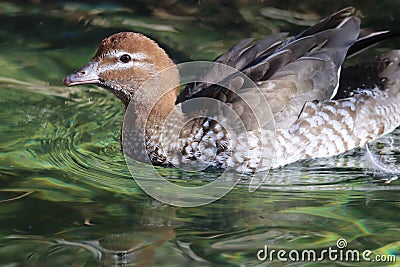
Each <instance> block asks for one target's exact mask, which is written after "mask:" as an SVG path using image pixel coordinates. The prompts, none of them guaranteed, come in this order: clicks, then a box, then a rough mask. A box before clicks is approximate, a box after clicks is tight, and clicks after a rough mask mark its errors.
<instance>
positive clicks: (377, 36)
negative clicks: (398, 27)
mask: <svg viewBox="0 0 400 267" xmlns="http://www.w3.org/2000/svg"><path fill="white" fill-rule="evenodd" d="M360 35H362V32H361V33H360ZM399 36H400V31H396V32H391V31H381V32H373V33H369V34H367V35H365V36H363V37H360V38H358V39H357V41H356V42H355V43H354V44H353V45H352V46H351V47H350V48H349V50H348V51H347V56H346V57H347V58H350V57H353V56H355V55H357V54H358V53H361V52H362V51H364V50H365V49H367V48H370V47H371V46H374V45H376V44H378V43H379V42H380V41H383V40H386V39H389V38H392V37H399Z"/></svg>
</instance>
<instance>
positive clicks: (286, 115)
mask: <svg viewBox="0 0 400 267" xmlns="http://www.w3.org/2000/svg"><path fill="white" fill-rule="evenodd" d="M353 12H354V9H353V8H345V9H343V10H341V11H338V12H336V13H334V14H332V15H331V16H329V17H327V18H325V19H323V20H322V21H320V22H319V23H317V24H315V25H314V26H312V27H310V28H308V29H307V30H305V31H303V32H302V33H300V34H299V35H297V36H294V37H291V38H288V39H286V40H284V37H285V36H286V35H285V34H274V35H270V36H267V37H265V38H264V39H261V40H260V41H258V42H256V43H254V44H253V45H249V43H250V42H251V41H252V39H246V40H243V41H241V42H239V43H238V44H237V45H235V46H234V47H232V48H231V49H230V50H228V51H227V52H226V53H224V54H223V55H221V56H220V57H218V58H217V59H216V60H215V62H216V63H222V64H225V65H228V66H230V67H233V68H236V69H237V70H239V71H241V72H243V73H244V74H246V75H247V76H248V77H249V78H251V80H252V81H254V82H255V83H257V85H258V87H259V89H260V92H261V94H258V95H252V96H251V99H252V101H251V102H252V103H244V101H243V98H242V97H240V96H239V95H238V93H239V92H240V93H246V88H245V86H244V85H245V83H244V82H240V79H239V78H238V77H235V76H234V75H233V76H228V77H224V79H225V81H221V83H219V84H226V85H227V86H225V87H223V86H220V85H216V84H210V83H206V82H200V83H193V84H189V85H188V86H187V87H186V88H185V89H184V90H183V91H182V93H181V94H180V95H179V97H178V99H177V104H179V103H182V110H183V111H184V112H185V103H184V102H185V101H186V100H188V99H193V98H197V97H208V98H213V99H216V100H219V101H222V102H223V103H227V104H229V105H231V106H232V108H233V109H234V110H235V111H237V112H238V115H239V116H240V117H241V119H244V121H245V123H246V121H248V122H249V121H251V119H246V118H245V117H246V114H249V112H250V111H251V110H253V111H254V110H255V108H257V103H265V102H263V101H260V100H259V99H258V100H257V98H264V99H265V100H266V101H267V102H268V104H269V105H270V107H271V111H272V116H273V117H274V119H275V121H276V123H277V124H279V125H280V127H287V125H291V124H292V123H293V122H294V121H295V120H296V119H297V117H298V115H299V113H300V111H301V109H302V107H303V106H304V104H305V103H306V102H307V101H312V100H324V99H330V98H331V97H332V95H334V93H335V89H337V85H338V70H339V68H340V66H341V65H342V63H343V60H344V58H345V56H346V53H347V51H348V49H349V47H351V46H352V45H353V44H354V42H355V41H356V39H357V37H358V35H359V31H360V28H359V20H358V19H356V18H354V17H351V16H350V15H351V14H352V13H353ZM218 75H221V74H220V73H218V71H216V70H215V69H213V68H211V69H209V70H207V71H205V72H204V73H203V74H202V75H201V76H202V77H201V78H202V80H206V81H207V80H211V81H213V80H214V81H215V79H216V78H218V77H216V76H218ZM228 88H229V89H228ZM254 105H256V106H254ZM262 108H264V109H265V106H263V107H260V109H257V110H261V109H262ZM189 109H190V107H189ZM249 109H251V110H249ZM250 113H251V112H250ZM249 123H250V122H249ZM250 124H251V123H250Z"/></svg>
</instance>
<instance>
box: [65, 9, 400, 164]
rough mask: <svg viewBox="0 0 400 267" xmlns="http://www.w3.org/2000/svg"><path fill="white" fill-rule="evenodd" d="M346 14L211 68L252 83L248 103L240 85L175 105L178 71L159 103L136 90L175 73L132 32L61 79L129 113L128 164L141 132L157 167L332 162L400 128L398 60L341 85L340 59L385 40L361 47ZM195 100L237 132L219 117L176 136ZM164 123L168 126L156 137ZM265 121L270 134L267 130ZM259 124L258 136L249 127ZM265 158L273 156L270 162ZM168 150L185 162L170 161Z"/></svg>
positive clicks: (206, 88) (212, 88)
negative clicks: (231, 114) (224, 112)
mask: <svg viewBox="0 0 400 267" xmlns="http://www.w3.org/2000/svg"><path fill="white" fill-rule="evenodd" d="M353 12H354V9H353V8H346V9H343V10H341V11H339V12H337V13H335V14H333V15H331V16H329V17H328V18H326V19H324V20H322V21H320V22H319V23H317V24H315V25H314V26H312V27H310V28H308V29H306V30H305V31H303V32H302V33H300V34H299V35H296V36H294V37H292V38H288V39H285V34H273V35H270V36H267V37H265V38H264V39H262V40H260V41H258V42H256V43H254V44H252V45H249V43H250V42H251V39H247V40H244V41H241V42H239V43H238V44H237V45H235V46H234V47H232V48H231V49H230V50H229V51H227V52H226V53H224V54H223V55H221V56H220V57H218V58H217V59H216V60H215V62H218V63H222V64H225V65H228V66H231V67H233V68H236V69H237V70H240V71H241V72H243V73H244V74H246V75H247V76H248V77H249V78H251V79H252V80H253V81H254V82H256V83H257V85H258V87H259V89H260V90H261V92H262V93H261V94H254V95H251V96H250V99H251V101H250V102H245V101H243V99H242V98H240V97H242V96H243V94H241V93H242V92H246V90H248V88H242V86H243V81H242V82H240V80H239V82H238V80H236V81H235V82H230V83H229V82H228V86H227V87H228V88H230V89H227V88H223V87H221V86H216V85H210V84H209V83H196V84H191V85H188V86H187V87H186V88H185V90H184V91H183V92H181V93H180V95H179V96H178V97H177V95H176V90H169V91H168V92H167V91H166V90H168V89H170V88H173V87H170V88H167V89H165V88H164V87H168V86H169V85H170V82H171V80H172V81H174V82H176V83H178V81H179V78H178V75H177V72H176V71H170V72H169V75H172V76H168V77H167V79H165V77H164V78H162V77H161V78H160V79H164V80H160V81H159V82H158V87H157V88H156V89H157V90H158V91H157V92H156V93H154V92H149V91H146V90H140V87H141V86H142V85H143V83H144V81H146V80H147V79H148V78H150V77H151V76H152V75H153V74H155V73H157V72H159V71H161V70H164V69H166V68H169V67H172V69H174V68H173V66H175V65H174V63H173V62H172V60H171V59H170V58H169V57H168V55H167V54H166V53H165V52H164V50H162V49H161V48H160V47H159V46H158V45H157V44H156V43H155V42H154V41H152V40H151V39H149V38H147V37H145V36H143V35H141V34H138V33H132V32H122V33H117V34H114V35H112V36H110V37H108V38H106V39H104V40H103V41H102V43H101V44H100V47H99V49H98V51H97V53H96V55H95V57H94V58H93V59H92V60H91V61H90V62H89V63H88V64H87V65H85V66H84V67H82V68H81V69H79V70H77V71H76V72H75V73H73V74H71V75H69V76H67V77H65V78H64V83H65V84H66V85H68V86H70V85H77V84H96V85H99V86H101V87H104V88H106V89H107V90H109V91H110V92H112V93H113V94H115V95H116V96H117V97H118V98H120V99H121V100H122V102H123V103H124V104H125V106H126V107H128V104H131V105H129V107H130V108H128V113H135V116H134V117H135V118H133V119H131V120H133V121H130V122H129V123H131V124H133V126H134V127H133V130H132V131H133V133H128V134H127V133H125V136H124V135H123V147H124V149H125V152H127V153H128V154H129V155H132V156H133V157H135V155H141V153H140V152H139V150H141V151H143V144H142V143H143V142H141V141H139V142H138V141H137V140H132V139H129V137H130V136H131V135H129V134H135V131H136V132H138V133H139V132H140V133H142V131H145V140H146V149H147V154H148V156H149V158H150V159H151V161H152V162H153V163H155V164H171V163H173V164H175V163H177V162H184V163H185V162H189V163H193V162H197V163H202V164H204V163H206V164H210V165H212V166H215V167H222V168H226V167H233V168H235V169H237V170H245V171H256V170H258V169H266V168H268V167H270V166H272V167H279V166H282V165H285V164H289V163H292V162H295V161H297V160H301V159H307V158H318V157H328V156H333V155H337V154H340V153H343V152H345V151H348V150H351V149H353V148H356V147H359V146H362V145H364V144H366V143H368V142H370V141H372V140H374V139H376V138H377V137H379V136H381V135H383V134H385V133H388V132H391V131H392V130H394V129H395V128H396V127H397V126H398V125H399V124H400V116H399V115H398V114H399V112H400V103H399V102H400V95H399V89H400V78H399V77H400V68H399V62H400V51H399V50H395V51H391V52H389V53H386V54H384V55H382V56H380V57H378V58H376V59H373V60H371V61H369V62H365V63H362V64H359V65H355V66H351V67H343V68H342V70H341V79H340V82H338V73H339V71H340V69H341V68H340V67H341V66H342V63H343V60H344V59H345V57H346V56H350V55H353V54H355V53H356V52H358V51H360V50H362V49H364V48H366V47H368V46H369V45H372V44H374V43H376V42H378V41H380V40H382V39H385V38H388V37H390V36H391V35H392V34H391V33H389V32H387V31H385V32H380V33H374V34H369V35H366V36H364V37H361V36H362V35H363V34H362V33H361V34H360V27H359V20H358V19H357V18H355V17H353V16H351V15H352V13H353ZM213 74H214V75H213ZM218 75H219V73H218V74H217V75H215V73H213V71H212V70H210V71H208V73H207V72H206V73H203V76H204V77H212V76H213V77H215V76H218ZM223 78H224V77H221V80H223ZM232 80H235V78H233V79H232ZM155 86H157V85H155ZM153 87H154V86H153ZM240 90H242V91H240ZM234 92H236V93H234ZM247 92H248V91H247ZM164 93H165V94H164ZM161 95H163V96H162V98H161V99H160V100H159V101H157V100H155V99H157V97H159V96H161ZM238 95H239V96H240V97H238ZM261 96H264V97H265V99H266V100H267V102H268V104H269V105H270V108H271V112H272V116H271V113H270V112H266V111H265V110H268V108H267V107H266V106H265V104H263V101H261V100H262V99H263V98H261ZM198 97H206V98H208V99H215V100H219V101H222V102H223V103H224V104H225V105H227V106H229V107H230V108H232V109H233V110H234V111H235V113H236V114H238V116H239V118H240V120H241V122H242V123H243V125H244V126H243V127H244V131H243V132H240V133H238V134H237V135H232V134H231V133H230V132H227V131H228V130H227V127H226V125H224V124H223V122H221V124H219V123H217V122H216V121H221V120H219V119H220V117H218V118H216V117H214V118H204V117H201V118H197V119H194V120H192V121H190V122H189V123H186V125H185V126H184V127H185V128H184V129H181V128H182V125H183V124H184V122H185V120H186V118H187V116H188V114H187V113H185V112H186V111H185V108H184V105H185V104H184V102H185V101H186V100H191V99H196V98H198ZM182 103H183V104H182ZM154 104H155V105H154ZM248 104H249V105H248ZM153 106H154V107H153ZM257 110H258V111H257ZM251 112H254V113H251ZM171 113H172V114H173V116H172V118H173V121H172V122H170V123H169V124H168V127H162V126H163V125H164V124H163V123H164V121H165V120H166V119H167V116H168V114H171ZM144 114H149V116H144ZM271 117H272V118H273V121H274V122H275V128H274V129H273V128H271V127H270V126H271V125H270V124H268V122H271V121H272V119H271ZM256 118H257V119H258V122H259V123H260V124H261V125H262V126H263V127H259V126H258V124H257V125H256V123H255V119H256ZM125 123H127V122H126V121H125ZM221 125H222V127H221ZM175 128H179V129H175ZM143 129H145V130H143ZM174 130H176V133H179V135H180V136H179V138H177V135H178V134H176V133H174ZM171 133H174V134H171ZM227 133H228V134H227ZM123 134H124V133H123ZM163 136H165V138H163ZM272 136H274V138H271V137H272ZM246 138H248V140H247V139H246ZM245 139H246V140H247V141H244V140H245ZM135 141H136V142H135ZM261 148H263V150H262V149H261ZM269 148H273V149H274V150H275V156H274V159H273V161H272V158H271V151H270V150H269ZM172 150H178V151H179V152H182V153H172V154H171V153H170V152H169V151H172ZM258 167H260V168H258Z"/></svg>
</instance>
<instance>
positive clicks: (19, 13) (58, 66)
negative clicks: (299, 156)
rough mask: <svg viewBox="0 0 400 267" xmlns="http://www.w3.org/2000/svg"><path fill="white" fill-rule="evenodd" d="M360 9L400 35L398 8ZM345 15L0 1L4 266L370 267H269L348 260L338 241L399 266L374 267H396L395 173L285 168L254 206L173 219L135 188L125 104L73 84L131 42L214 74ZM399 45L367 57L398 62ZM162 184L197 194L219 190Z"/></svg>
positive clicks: (358, 166) (325, 9)
mask: <svg viewBox="0 0 400 267" xmlns="http://www.w3.org/2000/svg"><path fill="white" fill-rule="evenodd" d="M332 2H333V1H332ZM351 2H353V5H354V6H355V7H356V8H358V9H360V10H361V12H362V14H363V15H364V16H365V19H364V22H365V24H364V25H365V26H368V27H373V28H375V29H377V30H383V29H391V30H400V27H399V12H398V10H400V2H398V1H379V2H376V1H351ZM327 3H329V4H327ZM346 5H349V1H334V3H330V2H320V1H302V2H301V3H299V1H257V2H256V1H233V2H228V1H221V2H211V1H209V2H207V1H113V4H110V3H106V2H103V1H88V2H86V3H81V2H68V1H63V2H61V1H60V2H57V1H56V2H52V1H40V0H39V1H8V2H0V25H1V27H0V111H1V112H0V123H1V124H0V149H1V150H0V151H1V154H0V162H1V163H0V168H1V174H0V266H152V265H154V266H232V265H236V266H267V265H268V266H286V265H288V264H290V266H303V265H307V266H320V265H322V264H325V265H326V266H332V265H346V266H352V265H357V264H358V265H360V266H365V265H366V264H367V263H365V262H362V263H355V262H352V263H349V262H347V263H346V262H342V263H339V262H336V263H334V262H329V261H328V262H324V263H322V262H318V263H312V262H280V261H278V260H275V261H274V262H270V261H265V262H261V261H259V260H258V259H257V252H258V251H259V250H260V249H263V248H264V246H265V245H267V246H268V248H269V249H275V250H279V249H284V250H287V251H289V250H292V249H295V250H299V251H302V250H307V249H314V250H316V251H322V250H324V249H327V248H329V247H332V248H337V247H336V241H337V240H338V239H340V238H344V239H346V241H347V243H348V244H347V248H349V249H357V250H359V251H363V250H371V251H372V253H373V255H394V256H395V257H396V260H397V263H393V262H392V263H377V262H371V263H369V264H370V265H371V266H372V265H376V266H382V265H385V264H386V265H387V266H396V265H398V264H399V262H400V215H399V214H400V213H399V211H400V202H399V199H400V182H399V181H397V180H396V179H397V177H398V172H397V173H392V174H388V173H380V172H377V171H375V170H372V169H370V168H368V167H367V166H368V161H367V159H366V157H365V150H364V149H361V150H356V151H353V152H350V153H347V154H345V155H341V156H339V157H336V158H330V159H324V160H319V161H308V162H300V163H296V164H293V165H291V166H288V167H286V168H282V169H278V170H273V171H271V172H270V175H269V176H268V179H267V180H266V181H265V183H264V184H263V185H262V186H261V188H260V189H258V190H257V191H256V192H254V193H249V191H248V181H242V182H240V183H239V185H237V186H236V187H235V189H234V190H232V191H231V192H230V193H229V194H228V195H226V196H225V197H223V198H222V199H220V200H218V201H216V202H214V203H212V204H209V205H206V206H201V207H197V208H176V207H171V206H168V205H165V204H162V203H159V202H157V201H155V200H153V199H151V198H150V197H148V196H147V195H146V194H145V193H144V192H143V191H141V189H140V188H139V187H138V186H137V185H136V184H135V182H134V180H133V179H132V178H131V176H130V173H129V171H128V168H127V167H126V165H125V161H124V157H123V154H122V153H121V151H120V144H119V135H120V126H121V122H122V120H123V116H124V111H123V107H122V105H121V103H120V102H119V100H118V99H116V98H115V97H113V96H112V95H110V94H109V93H107V92H105V91H104V90H102V89H98V88H96V87H90V86H88V87H76V88H67V87H64V86H63V85H62V84H61V80H62V78H63V77H64V76H65V75H66V74H69V73H71V72H72V71H73V70H75V69H76V68H78V67H80V66H81V65H82V64H84V63H85V62H87V60H88V59H89V58H90V57H91V56H92V55H93V54H94V52H95V49H96V47H97V44H98V43H99V41H100V40H101V39H102V38H104V37H105V36H108V35H109V34H111V33H115V32H118V31H122V30H132V31H139V32H142V33H145V34H147V35H149V36H151V37H152V38H154V39H156V40H157V41H158V42H159V43H160V44H161V45H162V46H163V47H164V48H165V49H166V50H167V51H168V53H169V54H170V55H171V56H172V58H173V59H174V60H175V62H177V63H178V62H185V61H189V60H199V59H201V60H211V59H213V58H215V57H216V56H217V55H218V54H219V53H221V52H223V51H224V50H225V49H227V48H229V46H230V45H233V44H234V43H235V42H236V41H239V40H240V39H243V38H247V37H249V36H251V37H257V38H259V37H262V36H263V35H264V34H268V33H271V32H275V31H289V32H292V33H293V32H294V33H295V32H296V31H298V30H300V29H302V28H303V27H304V25H309V24H310V23H312V22H314V21H315V20H318V18H320V17H321V16H324V15H327V14H329V13H330V12H332V11H334V10H337V9H340V8H342V7H344V6H346ZM287 10H290V11H287ZM399 41H400V40H399V39H397V40H393V41H388V42H384V43H382V45H381V46H379V47H376V48H374V49H372V50H371V51H370V52H369V53H368V55H371V54H376V53H380V52H384V51H387V50H388V49H390V48H396V47H397V48H400V46H399ZM390 142H392V143H391V144H390ZM399 144H400V130H397V131H395V132H394V133H392V134H390V135H389V136H388V137H387V138H383V139H381V140H379V141H378V142H375V143H374V144H373V146H372V149H373V151H374V153H376V154H379V156H378V158H379V160H381V161H387V162H390V164H392V163H393V162H394V163H396V161H398V159H399V158H400V152H399V151H398V145H399ZM160 172H162V173H163V174H164V176H166V177H168V178H170V179H172V180H175V181H176V182H178V183H180V184H186V185H188V186H193V185H201V184H205V183H207V182H208V181H209V180H210V179H213V178H215V177H213V176H218V173H207V174H202V173H198V174H193V175H191V176H187V175H186V174H182V173H181V172H179V171H177V170H174V169H160ZM142 175H144V176H145V175H146V173H144V174H142ZM392 180H393V181H392ZM389 181H391V182H389Z"/></svg>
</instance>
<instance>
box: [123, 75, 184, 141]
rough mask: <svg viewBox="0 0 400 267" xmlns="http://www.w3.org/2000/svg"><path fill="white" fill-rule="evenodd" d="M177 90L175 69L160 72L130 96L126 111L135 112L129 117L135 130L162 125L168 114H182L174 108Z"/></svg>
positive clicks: (177, 81)
mask: <svg viewBox="0 0 400 267" xmlns="http://www.w3.org/2000/svg"><path fill="white" fill-rule="evenodd" d="M178 92H179V76H178V71H177V70H176V69H171V70H169V71H167V72H165V73H164V72H162V74H160V75H159V77H155V78H151V79H149V80H147V81H146V83H145V84H142V86H141V87H140V88H139V89H138V90H136V92H134V93H133V94H131V96H130V102H129V104H128V105H127V106H126V108H127V113H133V114H135V116H134V117H132V118H131V123H134V125H135V128H136V129H137V130H141V131H143V129H146V134H147V133H148V130H151V129H155V128H156V127H162V126H163V123H164V122H165V120H166V119H167V117H168V116H171V112H173V116H182V117H183V114H182V112H181V111H180V110H178V109H176V106H175V101H176V98H177V93H178Z"/></svg>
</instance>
